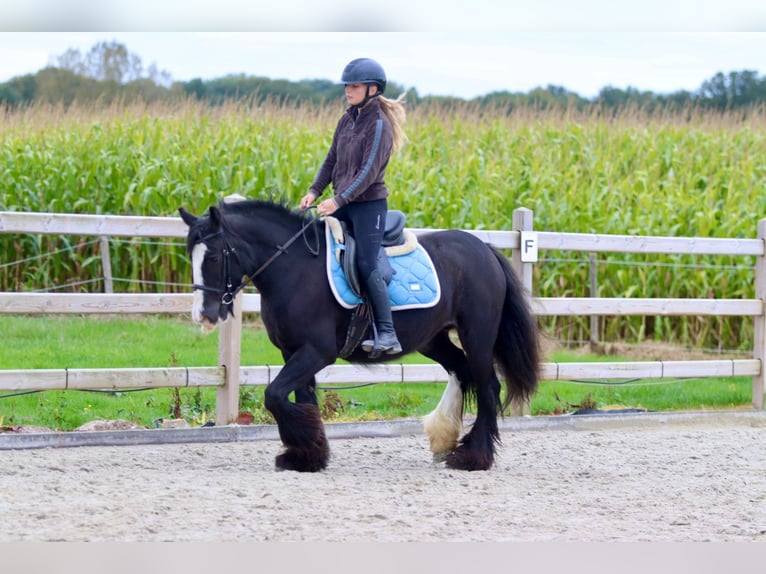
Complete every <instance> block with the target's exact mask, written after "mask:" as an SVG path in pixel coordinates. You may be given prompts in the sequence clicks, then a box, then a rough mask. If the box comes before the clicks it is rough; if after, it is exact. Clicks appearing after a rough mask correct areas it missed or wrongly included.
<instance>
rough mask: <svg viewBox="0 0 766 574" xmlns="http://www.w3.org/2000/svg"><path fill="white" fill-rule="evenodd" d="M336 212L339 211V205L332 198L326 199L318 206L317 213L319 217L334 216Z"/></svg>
mask: <svg viewBox="0 0 766 574" xmlns="http://www.w3.org/2000/svg"><path fill="white" fill-rule="evenodd" d="M336 211H338V204H337V203H335V199H333V198H332V197H331V198H330V199H325V200H324V201H323V202H322V203H320V204H319V205H318V206H317V213H318V214H319V215H332V214H333V213H335V212H336Z"/></svg>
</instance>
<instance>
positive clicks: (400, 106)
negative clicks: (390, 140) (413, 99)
mask: <svg viewBox="0 0 766 574" xmlns="http://www.w3.org/2000/svg"><path fill="white" fill-rule="evenodd" d="M406 95H407V93H406V92H405V93H403V94H401V95H400V96H399V97H398V98H396V99H395V100H392V99H389V98H385V97H383V96H378V100H379V101H380V107H381V108H383V113H385V114H386V117H387V118H388V121H389V122H391V129H392V131H393V135H394V144H393V153H396V152H398V151H399V150H400V149H402V147H404V144H405V143H407V134H405V133H404V128H402V124H403V123H404V122H405V121H406V120H407V112H406V110H405V109H404V98H405V96H406Z"/></svg>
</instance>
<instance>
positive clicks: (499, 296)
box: [179, 200, 539, 472]
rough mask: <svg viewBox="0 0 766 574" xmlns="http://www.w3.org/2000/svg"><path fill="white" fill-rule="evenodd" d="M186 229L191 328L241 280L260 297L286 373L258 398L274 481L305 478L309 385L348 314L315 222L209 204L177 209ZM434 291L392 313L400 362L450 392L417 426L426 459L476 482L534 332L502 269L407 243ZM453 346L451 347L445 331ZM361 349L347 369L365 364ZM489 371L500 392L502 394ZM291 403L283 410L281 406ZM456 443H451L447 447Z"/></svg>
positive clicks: (475, 251)
mask: <svg viewBox="0 0 766 574" xmlns="http://www.w3.org/2000/svg"><path fill="white" fill-rule="evenodd" d="M179 213H180V214H181V217H182V218H183V220H184V222H185V223H186V224H187V225H188V226H189V232H188V236H187V249H188V252H189V255H190V256H191V260H192V268H193V281H194V289H195V292H194V304H193V309H192V318H193V320H194V321H195V322H198V323H201V324H202V327H203V329H205V330H212V329H213V328H214V327H215V325H216V324H217V323H218V322H219V321H225V320H226V319H227V318H228V317H229V315H230V314H231V308H232V301H233V298H234V296H235V295H236V293H237V292H238V291H239V290H241V289H242V287H243V286H244V282H245V281H247V279H248V278H249V279H250V280H251V281H252V283H253V284H254V285H255V287H256V288H257V289H258V291H259V292H260V295H261V315H262V319H263V323H264V324H265V326H266V330H267V332H268V335H269V338H270V340H271V342H272V343H273V344H274V345H276V346H277V347H278V348H279V349H280V350H281V351H282V355H283V357H284V360H285V365H284V367H283V368H282V369H281V371H280V373H279V375H278V376H277V377H276V378H275V379H274V380H273V381H272V382H271V384H269V385H268V387H266V391H265V405H266V408H268V409H269V411H271V413H272V414H273V415H274V418H275V419H276V422H277V426H278V429H279V436H280V438H281V440H282V443H283V445H284V447H285V450H284V451H283V452H282V453H281V454H279V455H278V456H277V458H276V467H277V468H278V469H289V470H297V471H308V472H316V471H320V470H322V469H324V468H325V467H326V466H327V463H328V460H329V456H330V449H329V445H328V442H327V438H326V436H325V431H324V425H323V423H322V420H321V417H320V412H319V408H318V406H317V396H316V394H315V391H316V380H315V374H316V373H317V372H319V371H320V370H321V369H323V368H324V367H326V366H327V365H330V364H332V363H333V362H335V360H336V359H337V358H338V356H339V352H340V350H341V349H342V348H343V346H344V343H345V342H346V337H347V331H348V326H349V322H350V318H351V312H350V311H349V310H348V309H345V308H343V307H342V306H341V305H339V304H338V303H337V302H336V300H335V299H334V298H333V295H332V293H331V289H330V287H329V285H328V280H327V274H326V272H325V265H326V261H325V249H326V246H325V241H324V234H323V230H324V226H325V222H324V221H321V220H317V219H316V218H315V217H313V216H311V215H308V214H304V213H300V212H298V211H291V210H290V209H289V208H288V207H286V206H284V205H280V204H277V203H272V202H268V201H258V200H248V201H241V202H235V203H224V202H222V203H219V204H218V205H217V206H212V207H210V209H209V210H208V213H207V214H205V215H203V216H199V217H197V216H195V215H192V214H191V213H189V212H188V211H186V210H185V209H184V208H180V209H179ZM418 240H419V241H420V243H421V245H422V246H423V247H424V248H425V250H426V251H427V252H428V254H429V255H430V257H431V259H432V261H433V263H434V267H435V269H436V270H437V272H438V276H439V281H440V284H441V298H440V300H439V302H438V303H437V304H436V305H435V306H433V307H431V308H427V309H411V310H402V311H395V312H394V314H393V315H394V324H395V327H396V332H397V334H398V336H399V341H400V342H401V344H402V349H403V352H402V354H406V353H411V352H414V351H419V352H420V353H422V354H423V355H425V356H426V357H429V358H431V359H433V360H435V361H437V362H438V363H440V364H441V365H442V366H443V367H444V368H445V369H446V371H447V372H448V374H449V383H448V384H447V387H446V389H445V392H444V395H443V397H442V399H441V401H440V402H439V405H438V406H437V407H436V409H435V410H434V411H433V412H432V413H430V414H429V415H427V416H426V417H425V421H424V423H425V431H426V434H427V436H428V439H429V442H430V447H431V450H432V452H433V453H434V457H435V458H437V459H441V460H446V464H447V466H448V467H450V468H454V469H462V470H487V469H489V468H490V467H491V466H492V464H493V462H494V457H495V448H496V445H497V444H498V443H499V442H500V434H499V432H498V426H497V417H498V415H500V414H502V412H503V410H504V409H505V408H507V407H508V405H509V404H510V403H511V401H512V400H514V399H517V400H522V401H526V400H528V399H529V397H530V395H531V394H532V393H533V392H534V391H535V389H536V387H537V370H538V361H539V349H538V338H537V326H536V322H535V320H534V317H533V315H532V313H531V312H530V309H529V306H528V300H527V298H526V294H525V292H524V289H523V286H522V285H521V283H520V281H519V280H518V279H517V277H516V275H515V273H514V272H513V270H512V269H511V267H510V265H509V264H508V261H507V259H506V258H505V257H504V256H503V255H502V254H500V253H498V252H497V250H495V249H494V248H493V247H491V246H489V245H487V244H486V243H484V242H482V241H481V240H479V239H478V238H476V237H475V236H473V235H471V234H469V233H466V232H464V231H459V230H445V231H436V232H432V233H428V234H424V235H420V236H419V237H418ZM453 330H454V331H456V332H457V337H458V339H459V344H455V343H453V341H452V339H451V338H450V332H451V331H453ZM397 356H400V355H383V356H382V357H376V358H373V357H371V356H370V354H368V353H365V352H364V351H363V350H362V349H357V350H355V351H354V352H353V353H352V354H351V355H350V356H349V357H348V359H349V360H350V361H352V362H356V363H369V362H375V361H381V360H391V359H395V358H396V357H397ZM495 362H496V363H497V367H498V369H499V371H500V373H501V374H502V376H503V378H504V379H505V381H506V393H505V397H504V400H503V401H501V396H500V395H501V385H500V381H499V380H498V377H497V375H496V372H495ZM292 393H294V399H295V400H294V402H293V401H290V400H289V397H290V395H291V394H292ZM466 395H467V396H468V397H470V398H473V399H475V404H476V410H477V413H476V419H475V421H474V423H473V425H472V427H471V429H470V430H469V431H468V432H467V433H466V434H465V435H464V436H463V437H462V438H460V439H459V436H460V433H461V432H462V418H463V406H464V405H463V403H464V400H463V399H464V396H466ZM458 439H459V440H458Z"/></svg>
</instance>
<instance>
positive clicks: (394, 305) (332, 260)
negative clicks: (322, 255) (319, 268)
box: [325, 225, 441, 311]
mask: <svg viewBox="0 0 766 574" xmlns="http://www.w3.org/2000/svg"><path fill="white" fill-rule="evenodd" d="M325 236H326V239H327V247H328V249H327V278H328V280H329V282H330V288H331V290H332V292H333V295H335V298H336V299H337V301H338V303H339V304H340V305H341V306H343V307H345V308H346V309H353V308H354V307H356V306H357V305H359V304H361V303H363V302H364V301H363V299H361V298H360V297H358V296H357V295H356V294H355V293H354V292H353V291H352V289H351V287H350V286H349V284H348V281H347V280H346V275H345V274H344V273H343V268H342V266H341V263H340V257H339V253H340V251H342V250H345V245H343V244H342V243H337V242H336V241H335V237H334V236H333V234H332V232H331V231H330V226H329V225H326V226H325ZM388 260H389V262H390V263H391V267H392V268H393V270H394V276H393V278H392V279H391V283H389V285H388V295H389V298H390V300H391V310H392V311H401V310H404V309H425V308H428V307H433V306H434V305H436V304H437V303H438V302H439V299H440V298H441V286H440V285H439V278H438V277H437V275H436V270H435V269H434V264H433V262H432V261H431V258H430V257H429V256H428V253H427V252H426V250H425V249H423V247H422V246H421V245H420V244H418V245H417V246H416V247H415V249H414V250H413V251H411V252H410V253H406V254H404V255H394V256H392V255H389V256H388Z"/></svg>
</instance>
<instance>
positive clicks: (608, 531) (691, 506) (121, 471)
mask: <svg viewBox="0 0 766 574" xmlns="http://www.w3.org/2000/svg"><path fill="white" fill-rule="evenodd" d="M502 439H503V445H502V446H501V447H500V449H499V455H498V460H497V463H496V466H495V467H494V468H493V469H492V470H490V471H488V472H475V473H466V472H458V471H452V470H448V469H446V468H445V467H444V465H443V464H435V463H433V462H432V460H431V453H430V451H429V450H428V445H427V439H426V438H425V436H424V435H422V434H418V433H414V434H410V435H406V436H394V437H385V438H335V439H333V438H331V439H330V446H331V449H332V458H331V460H330V464H329V466H328V468H327V469H326V470H325V471H324V472H321V473H317V474H300V473H293V472H276V471H275V470H274V456H275V455H276V454H277V453H278V452H279V451H280V449H281V445H280V443H279V441H277V440H273V439H266V440H257V441H252V442H230V443H218V444H209V443H201V444H158V445H145V444H144V445H138V446H85V447H74V448H44V449H29V450H3V451H0V457H2V459H3V464H2V468H0V513H1V514H2V516H3V520H2V521H0V541H2V542H7V541H197V540H204V541H301V540H307V541H338V542H341V541H343V542H355V541H541V540H542V541H549V540H554V541H613V540H615V541H708V540H712V541H766V417H760V416H759V417H754V418H748V419H745V420H744V421H739V422H736V423H734V424H731V423H730V422H725V423H721V424H710V421H708V422H706V423H704V424H699V423H693V424H692V423H689V424H686V423H684V422H681V423H678V424H672V425H648V426H647V425H640V424H627V425H612V426H601V427H600V426H599V425H595V426H593V427H592V428H588V425H584V426H583V425H580V427H579V428H577V429H571V428H569V429H568V428H546V427H540V428H536V429H534V430H507V429H506V430H503V432H502Z"/></svg>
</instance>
